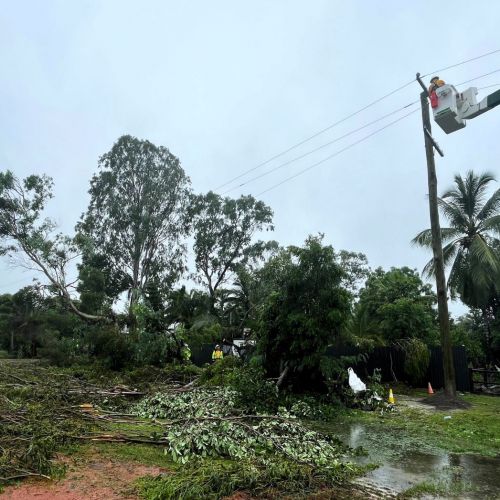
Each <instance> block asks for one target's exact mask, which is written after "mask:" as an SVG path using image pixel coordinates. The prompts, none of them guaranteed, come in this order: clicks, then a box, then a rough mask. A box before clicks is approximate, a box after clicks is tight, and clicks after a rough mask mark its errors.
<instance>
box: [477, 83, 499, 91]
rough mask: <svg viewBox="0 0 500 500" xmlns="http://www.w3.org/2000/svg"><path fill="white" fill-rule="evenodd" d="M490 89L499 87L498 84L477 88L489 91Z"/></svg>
mask: <svg viewBox="0 0 500 500" xmlns="http://www.w3.org/2000/svg"><path fill="white" fill-rule="evenodd" d="M492 87H500V83H494V84H493V85H487V86H486V87H479V88H478V89H477V90H484V89H491V88H492Z"/></svg>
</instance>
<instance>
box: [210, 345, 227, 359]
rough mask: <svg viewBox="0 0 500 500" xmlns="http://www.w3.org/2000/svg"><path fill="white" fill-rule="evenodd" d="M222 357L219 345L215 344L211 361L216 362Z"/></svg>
mask: <svg viewBox="0 0 500 500" xmlns="http://www.w3.org/2000/svg"><path fill="white" fill-rule="evenodd" d="M223 357H224V353H223V352H222V350H221V348H220V345H219V344H217V345H216V346H215V349H214V352H213V353H212V361H217V360H218V359H222V358H223Z"/></svg>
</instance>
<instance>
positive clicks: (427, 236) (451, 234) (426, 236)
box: [411, 227, 461, 248]
mask: <svg viewBox="0 0 500 500" xmlns="http://www.w3.org/2000/svg"><path fill="white" fill-rule="evenodd" d="M460 235H461V232H460V231H458V230H457V229H455V228H453V227H442V228H441V241H442V242H443V243H444V242H447V241H450V240H451V239H453V238H456V237H457V236H460ZM411 244H412V245H416V246H420V247H427V248H432V231H431V230H430V229H424V230H423V231H421V232H420V233H418V234H417V236H415V238H413V239H412V240H411Z"/></svg>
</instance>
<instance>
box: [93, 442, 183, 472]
mask: <svg viewBox="0 0 500 500" xmlns="http://www.w3.org/2000/svg"><path fill="white" fill-rule="evenodd" d="M92 449H93V450H94V451H95V450H97V451H98V452H99V453H100V454H101V455H103V456H105V457H109V458H113V459H119V460H123V461H125V462H137V463H138V464H141V465H154V466H158V467H165V468H172V467H174V463H173V461H172V460H171V459H170V458H169V457H168V455H165V453H164V452H163V448H162V447H161V446H149V445H146V444H138V443H95V444H93V445H92Z"/></svg>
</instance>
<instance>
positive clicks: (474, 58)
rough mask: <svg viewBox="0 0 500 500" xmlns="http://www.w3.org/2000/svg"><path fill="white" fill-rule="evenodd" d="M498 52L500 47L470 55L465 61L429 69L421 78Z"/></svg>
mask: <svg viewBox="0 0 500 500" xmlns="http://www.w3.org/2000/svg"><path fill="white" fill-rule="evenodd" d="M498 52H500V49H496V50H492V51H491V52H486V53H485V54H481V55H480V56H476V57H472V58H471V59H467V60H465V61H461V62H459V63H456V64H452V65H451V66H446V67H445V68H439V69H435V70H434V71H431V72H430V73H426V74H425V75H422V78H424V77H426V76H429V75H432V74H435V73H440V72H441V71H446V70H447V69H451V68H456V67H458V66H462V64H467V63H470V62H472V61H477V60H478V59H482V58H483V57H487V56H491V55H493V54H497V53H498Z"/></svg>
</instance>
